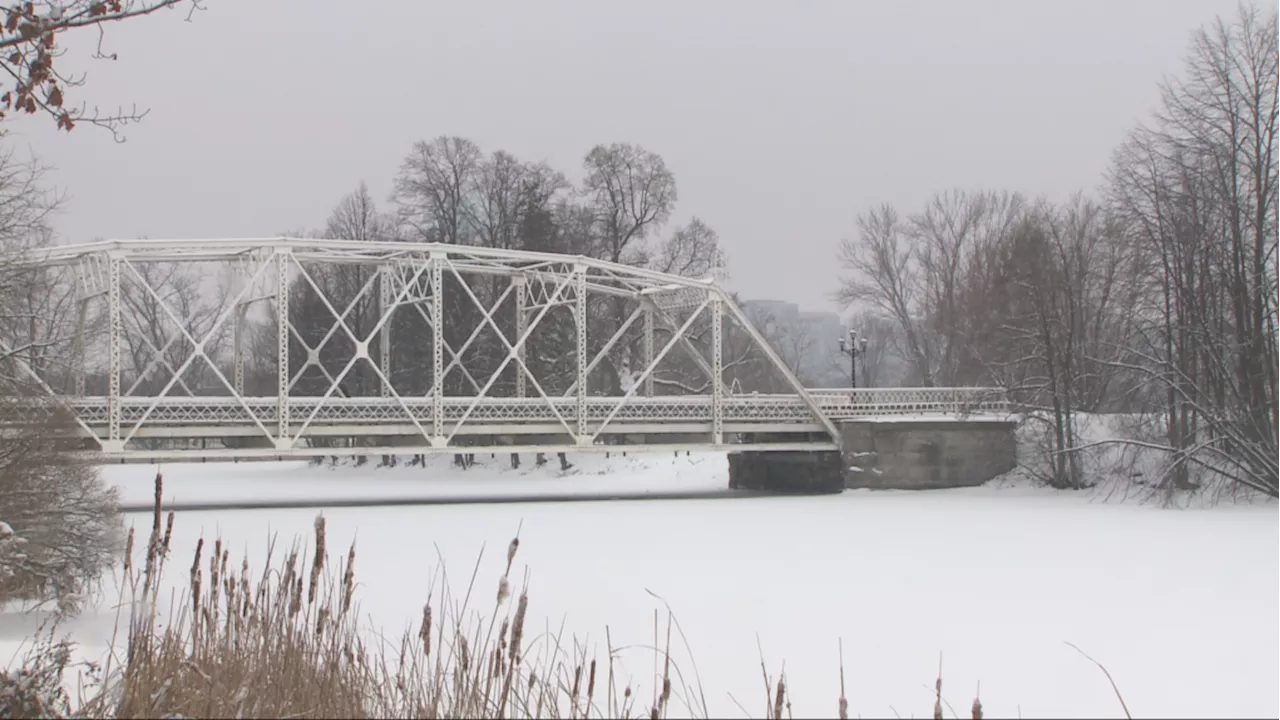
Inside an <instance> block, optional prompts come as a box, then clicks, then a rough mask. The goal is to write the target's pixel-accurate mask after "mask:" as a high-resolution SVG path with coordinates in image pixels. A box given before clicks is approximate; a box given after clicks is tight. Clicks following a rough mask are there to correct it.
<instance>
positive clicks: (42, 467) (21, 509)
mask: <svg viewBox="0 0 1280 720" xmlns="http://www.w3.org/2000/svg"><path fill="white" fill-rule="evenodd" d="M49 418H50V421H49V422H48V423H41V425H42V426H41V427H36V428H33V429H31V430H29V431H27V432H23V433H19V434H18V435H17V436H16V437H15V436H10V437H6V438H3V439H0V523H3V526H2V527H0V602H5V601H9V600H27V601H35V602H39V603H47V602H53V603H56V604H57V606H58V609H59V610H60V611H61V612H74V611H75V610H76V609H77V608H78V606H79V604H80V600H81V599H82V598H83V597H84V595H85V593H86V592H88V591H89V590H91V589H92V588H93V587H94V586H95V585H96V583H97V581H98V580H99V579H100V578H101V576H102V573H103V571H104V570H105V569H106V568H108V567H109V566H110V565H111V563H112V562H114V561H115V560H116V558H118V557H119V554H118V553H119V552H120V549H121V547H122V543H123V539H124V535H123V524H122V522H121V520H120V516H119V514H118V511H117V504H116V494H115V490H114V489H113V488H108V487H106V486H105V484H104V483H103V482H102V479H101V478H100V477H99V475H98V471H97V468H95V467H94V466H92V465H89V464H86V463H84V462H81V461H78V460H76V459H74V458H72V457H70V456H69V455H68V454H67V453H66V452H65V447H64V446H63V444H62V441H60V440H58V437H59V435H61V433H59V432H56V431H57V430H58V429H59V427H58V426H59V423H63V422H66V418H65V417H64V416H63V413H62V412H60V411H55V412H51V413H50V414H49Z"/></svg>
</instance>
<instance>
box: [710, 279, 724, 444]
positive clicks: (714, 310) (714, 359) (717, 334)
mask: <svg viewBox="0 0 1280 720" xmlns="http://www.w3.org/2000/svg"><path fill="white" fill-rule="evenodd" d="M723 442H724V303H723V302H722V301H721V299H720V296H719V295H718V294H716V295H715V296H714V297H713V298H712V300H711V444H712V445H720V444H721V443H723Z"/></svg>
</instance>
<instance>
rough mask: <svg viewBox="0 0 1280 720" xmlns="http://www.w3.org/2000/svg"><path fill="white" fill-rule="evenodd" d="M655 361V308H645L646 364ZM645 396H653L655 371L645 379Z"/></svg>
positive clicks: (646, 365)
mask: <svg viewBox="0 0 1280 720" xmlns="http://www.w3.org/2000/svg"><path fill="white" fill-rule="evenodd" d="M652 362H653V308H651V307H647V306H646V307H645V309H644V366H645V367H649V364H650V363H652ZM644 396H645V397H653V373H649V376H648V377H646V378H645V379H644Z"/></svg>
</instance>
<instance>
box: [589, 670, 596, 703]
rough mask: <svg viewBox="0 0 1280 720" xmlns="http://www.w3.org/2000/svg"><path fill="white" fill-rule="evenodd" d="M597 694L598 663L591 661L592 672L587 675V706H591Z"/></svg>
mask: <svg viewBox="0 0 1280 720" xmlns="http://www.w3.org/2000/svg"><path fill="white" fill-rule="evenodd" d="M595 694H596V661H595V659H594V658H593V659H592V660H591V670H590V672H588V673H587V705H588V706H590V705H591V698H593V697H595Z"/></svg>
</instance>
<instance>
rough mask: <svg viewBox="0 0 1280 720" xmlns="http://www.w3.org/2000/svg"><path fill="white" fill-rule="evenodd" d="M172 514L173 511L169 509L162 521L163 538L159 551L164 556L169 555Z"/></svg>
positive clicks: (171, 536)
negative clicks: (167, 514) (167, 515)
mask: <svg viewBox="0 0 1280 720" xmlns="http://www.w3.org/2000/svg"><path fill="white" fill-rule="evenodd" d="M173 516H174V512H173V511H172V510H170V511H169V517H167V518H165V521H164V540H162V541H161V542H160V546H161V547H160V552H161V553H162V554H163V555H165V556H168V555H169V541H170V540H172V539H173Z"/></svg>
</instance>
